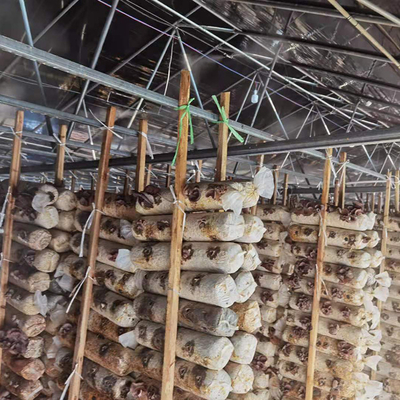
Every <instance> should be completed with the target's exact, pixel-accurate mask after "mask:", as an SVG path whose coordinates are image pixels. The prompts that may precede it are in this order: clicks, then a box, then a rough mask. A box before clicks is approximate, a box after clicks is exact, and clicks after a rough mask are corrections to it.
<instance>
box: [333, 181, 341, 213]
mask: <svg viewBox="0 0 400 400" xmlns="http://www.w3.org/2000/svg"><path fill="white" fill-rule="evenodd" d="M339 193H340V185H339V179H335V192H334V194H333V202H334V204H335V206H336V207H338V206H339Z"/></svg>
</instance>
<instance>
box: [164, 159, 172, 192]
mask: <svg viewBox="0 0 400 400" xmlns="http://www.w3.org/2000/svg"><path fill="white" fill-rule="evenodd" d="M171 173H172V166H171V164H169V165H167V178H166V179H165V187H167V188H169V187H170V186H171V182H172V179H171V178H172V176H171Z"/></svg>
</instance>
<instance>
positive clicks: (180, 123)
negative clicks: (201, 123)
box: [171, 98, 194, 166]
mask: <svg viewBox="0 0 400 400" xmlns="http://www.w3.org/2000/svg"><path fill="white" fill-rule="evenodd" d="M193 100H194V98H192V99H190V100H189V102H188V103H187V104H184V105H182V106H179V107H177V108H175V110H176V111H180V110H185V111H184V112H183V114H182V116H181V118H180V120H179V135H178V143H177V145H176V150H175V155H174V158H173V160H172V164H171V166H174V165H175V162H176V158H177V157H178V150H179V145H180V143H181V137H182V126H183V120H184V118H185V117H186V115H187V116H188V119H189V134H190V144H193V143H194V134H193V124H192V115H191V114H190V104H191V103H192V101H193Z"/></svg>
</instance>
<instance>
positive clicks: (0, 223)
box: [0, 186, 11, 254]
mask: <svg viewBox="0 0 400 400" xmlns="http://www.w3.org/2000/svg"><path fill="white" fill-rule="evenodd" d="M10 194H11V186H9V187H8V190H7V194H6V198H5V199H4V203H3V207H1V213H0V228H1V227H2V226H3V222H4V217H5V215H6V206H7V203H8V198H9V196H10ZM1 254H3V253H1Z"/></svg>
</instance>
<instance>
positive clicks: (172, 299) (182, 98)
mask: <svg viewBox="0 0 400 400" xmlns="http://www.w3.org/2000/svg"><path fill="white" fill-rule="evenodd" d="M189 97H190V73H189V71H182V72H181V85H180V91H179V106H183V105H187V104H188V102H189ZM184 112H185V110H179V116H178V132H180V143H179V149H178V156H177V159H176V167H175V195H176V198H177V200H178V203H177V204H178V205H179V204H182V203H183V200H184V198H183V188H184V187H185V184H186V167H187V165H186V164H187V149H188V131H189V119H188V115H187V114H186V116H185V117H184V118H183V120H182V122H180V121H181V118H182V116H183V113H184ZM180 202H181V203H180ZM178 205H176V206H175V207H174V213H173V216H172V228H171V266H170V269H169V277H168V298H167V318H166V324H165V346H164V363H163V376H162V394H161V400H172V399H173V392H174V373H175V349H176V336H177V330H178V306H179V287H180V280H181V259H182V238H183V229H184V226H183V223H184V213H183V212H182V210H181V209H180V208H182V207H181V206H180V207H178Z"/></svg>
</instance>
